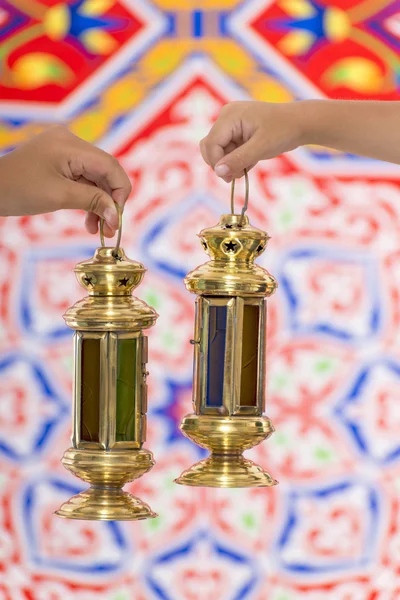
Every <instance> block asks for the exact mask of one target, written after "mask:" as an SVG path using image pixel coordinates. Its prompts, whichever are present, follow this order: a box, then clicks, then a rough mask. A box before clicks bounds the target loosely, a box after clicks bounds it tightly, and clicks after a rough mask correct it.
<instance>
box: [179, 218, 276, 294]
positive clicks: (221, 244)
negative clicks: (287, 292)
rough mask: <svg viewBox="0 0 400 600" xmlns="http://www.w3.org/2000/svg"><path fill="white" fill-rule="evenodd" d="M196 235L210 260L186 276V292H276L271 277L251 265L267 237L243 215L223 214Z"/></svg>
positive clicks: (259, 268) (263, 270) (263, 247)
mask: <svg viewBox="0 0 400 600" xmlns="http://www.w3.org/2000/svg"><path fill="white" fill-rule="evenodd" d="M199 237H200V239H201V243H202V246H203V248H204V250H205V251H206V252H207V254H208V255H209V256H210V258H211V261H209V262H208V263H205V264H204V265H201V266H200V267H198V268H197V269H195V270H194V271H192V272H191V273H189V274H188V275H187V276H186V278H185V285H186V288H187V289H188V290H189V291H191V292H194V293H196V294H202V295H218V296H227V295H228V296H238V295H239V296H240V295H243V296H247V295H250V296H251V295H254V296H270V295H271V294H272V293H273V292H274V291H275V289H276V287H277V283H276V281H275V279H274V277H272V275H270V274H269V273H268V271H266V270H265V269H263V268H262V267H259V266H258V265H256V264H254V261H255V259H256V258H257V257H258V256H260V254H262V253H263V252H264V250H265V248H266V246H267V244H268V240H269V239H270V237H269V235H268V234H267V232H266V231H262V230H261V229H257V228H256V227H253V226H252V225H250V223H249V219H248V217H247V216H246V215H235V214H226V215H222V217H221V219H220V221H219V223H218V225H215V226H214V227H209V228H207V229H203V230H202V231H201V232H200V233H199Z"/></svg>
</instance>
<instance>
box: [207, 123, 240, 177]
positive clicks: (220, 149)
mask: <svg viewBox="0 0 400 600" xmlns="http://www.w3.org/2000/svg"><path fill="white" fill-rule="evenodd" d="M232 135H233V134H232V124H231V121H230V120H227V119H223V118H222V119H218V120H217V121H216V122H215V123H214V125H213V126H212V127H211V129H210V133H209V134H208V135H207V136H206V137H205V138H204V139H203V140H202V142H201V145H202V153H203V152H204V153H205V155H206V157H207V160H206V162H208V164H209V165H210V166H211V167H212V168H214V167H215V165H216V164H217V163H218V161H220V160H221V158H223V156H224V155H225V150H224V148H225V147H226V146H227V145H228V144H229V143H230V142H231V141H232Z"/></svg>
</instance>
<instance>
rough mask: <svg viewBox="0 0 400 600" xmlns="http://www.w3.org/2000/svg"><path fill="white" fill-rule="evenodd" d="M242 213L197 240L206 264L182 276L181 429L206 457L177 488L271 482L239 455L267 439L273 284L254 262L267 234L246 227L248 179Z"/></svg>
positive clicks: (224, 218) (226, 218)
mask: <svg viewBox="0 0 400 600" xmlns="http://www.w3.org/2000/svg"><path fill="white" fill-rule="evenodd" d="M245 179H246V197H245V205H244V208H243V210H242V213H241V214H239V215H237V214H234V181H233V182H232V193H231V214H226V215H223V216H222V217H221V220H220V222H219V223H218V225H216V226H215V227H211V228H209V229H203V231H201V232H200V234H199V237H200V239H201V243H202V245H203V248H204V250H205V251H206V252H207V254H208V255H209V256H210V257H211V260H210V261H209V262H207V263H205V264H203V265H201V266H200V267H198V268H197V269H195V270H194V271H192V272H191V273H189V274H188V275H187V277H186V278H185V285H186V288H187V289H188V290H189V291H190V292H192V293H194V294H197V295H198V298H197V300H196V321H195V335H194V340H192V343H193V345H194V375H193V407H194V411H195V414H191V415H187V416H186V417H184V419H183V421H182V423H181V431H182V432H183V434H184V435H185V436H186V437H188V438H189V439H191V440H193V441H194V442H195V443H197V444H198V445H199V446H202V447H203V448H207V449H208V450H210V451H211V455H210V456H209V457H208V458H207V459H205V460H202V461H200V462H198V463H197V464H195V465H194V466H192V467H191V468H190V469H188V470H187V471H185V472H184V473H183V474H182V475H181V476H180V477H179V478H178V479H176V483H179V484H182V485H192V486H208V487H265V486H272V485H275V484H276V483H277V482H276V481H275V480H274V479H273V478H272V477H271V476H270V475H269V474H268V473H266V472H265V471H264V470H263V469H262V468H261V467H260V466H258V465H256V464H254V463H253V462H252V461H250V460H248V459H246V458H244V457H243V456H242V453H243V451H244V450H246V449H249V448H252V447H253V446H255V445H257V444H259V443H260V442H262V441H263V440H265V439H267V438H268V437H269V436H270V435H271V434H272V432H273V431H274V428H273V426H272V423H271V421H270V420H269V419H268V418H267V417H266V416H263V412H264V405H265V392H264V389H265V348H266V333H265V325H266V300H265V299H266V297H268V296H270V295H271V294H272V293H273V292H274V291H275V289H276V287H277V283H276V281H275V279H274V278H273V277H272V276H271V275H270V274H269V273H268V272H267V271H266V270H265V269H263V268H261V267H260V266H258V265H256V264H255V263H254V260H255V259H256V258H257V257H258V256H259V255H260V254H261V253H262V252H263V251H264V250H265V247H266V245H267V242H268V240H269V236H268V234H267V233H266V232H265V231H261V230H260V229H256V228H255V227H252V226H251V225H250V224H249V220H248V217H247V216H246V215H245V212H246V210H247V205H248V176H247V172H245Z"/></svg>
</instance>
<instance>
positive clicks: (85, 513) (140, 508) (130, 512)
mask: <svg viewBox="0 0 400 600" xmlns="http://www.w3.org/2000/svg"><path fill="white" fill-rule="evenodd" d="M55 514H56V515H57V516H59V517H63V518H64V519H84V520H91V521H94V520H95V521H137V520H140V519H154V517H157V514H156V513H154V512H153V511H152V510H151V508H150V506H148V504H146V503H145V502H142V501H141V500H139V498H136V497H135V496H132V494H129V493H128V492H124V491H123V490H121V489H105V488H97V487H91V488H89V489H88V490H86V491H84V492H81V493H80V494H77V495H76V496H73V497H72V498H71V499H70V500H68V502H65V503H64V504H63V505H62V506H61V508H60V509H59V510H58V511H57V512H56V513H55Z"/></svg>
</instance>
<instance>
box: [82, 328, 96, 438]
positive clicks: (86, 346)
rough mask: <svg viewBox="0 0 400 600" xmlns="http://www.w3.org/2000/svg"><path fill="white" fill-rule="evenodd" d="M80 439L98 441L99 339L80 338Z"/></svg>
mask: <svg viewBox="0 0 400 600" xmlns="http://www.w3.org/2000/svg"><path fill="white" fill-rule="evenodd" d="M81 363H82V376H81V440H82V441H84V442H98V441H99V429H100V340H91V339H83V340H82V355H81Z"/></svg>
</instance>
